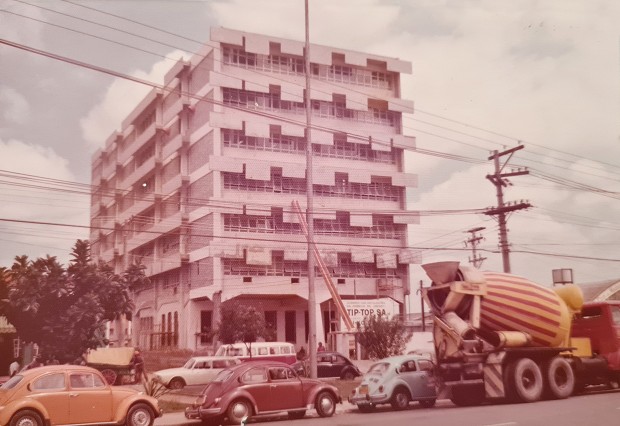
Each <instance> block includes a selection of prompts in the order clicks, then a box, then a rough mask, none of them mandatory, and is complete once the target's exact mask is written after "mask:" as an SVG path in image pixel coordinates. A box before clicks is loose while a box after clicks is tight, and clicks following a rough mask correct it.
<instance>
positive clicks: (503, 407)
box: [156, 391, 620, 426]
mask: <svg viewBox="0 0 620 426" xmlns="http://www.w3.org/2000/svg"><path fill="white" fill-rule="evenodd" d="M156 424H157V423H156ZM198 424H200V423H198ZM249 424H255V425H257V426H268V425H272V426H276V425H280V426H282V425H293V426H328V425H329V426H353V425H355V426H376V425H410V424H414V425H423V426H445V425H451V424H452V425H458V426H551V425H562V426H586V425H597V426H599V425H601V426H605V425H610V426H612V425H614V426H615V425H618V424H620V391H606V392H600V393H594V394H586V395H581V396H575V397H572V398H569V399H565V400H560V401H541V402H537V403H533V404H498V405H487V406H480V407H456V406H454V405H452V403H450V402H449V401H440V402H438V405H437V406H436V407H435V408H421V407H419V406H418V405H417V404H412V405H411V407H410V409H408V410H405V411H401V412H394V411H391V410H389V408H388V407H387V406H386V407H385V408H379V409H378V410H377V411H376V412H375V413H370V414H362V413H360V412H358V411H357V410H355V409H347V410H345V412H341V413H339V414H337V415H335V416H334V417H331V418H327V419H322V418H318V417H317V416H316V413H315V412H314V411H312V412H308V416H307V417H306V418H304V419H301V420H288V419H287V418H286V416H282V417H280V418H278V419H276V420H274V419H269V420H257V421H252V422H250V423H249Z"/></svg>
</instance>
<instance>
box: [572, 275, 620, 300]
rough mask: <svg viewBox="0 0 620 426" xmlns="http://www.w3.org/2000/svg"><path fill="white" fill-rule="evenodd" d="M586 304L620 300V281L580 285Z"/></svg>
mask: <svg viewBox="0 0 620 426" xmlns="http://www.w3.org/2000/svg"><path fill="white" fill-rule="evenodd" d="M578 285H579V287H580V288H581V291H582V292H583V298H584V300H585V301H586V302H602V301H604V300H620V279H618V278H616V279H612V280H605V281H598V282H593V283H583V284H578Z"/></svg>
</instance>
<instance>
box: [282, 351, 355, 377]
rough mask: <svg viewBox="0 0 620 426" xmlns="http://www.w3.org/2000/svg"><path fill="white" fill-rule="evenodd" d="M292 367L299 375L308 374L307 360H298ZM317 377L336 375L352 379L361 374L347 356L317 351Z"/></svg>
mask: <svg viewBox="0 0 620 426" xmlns="http://www.w3.org/2000/svg"><path fill="white" fill-rule="evenodd" d="M293 368H294V369H295V371H296V372H297V374H299V375H300V376H308V372H309V366H308V360H307V359H306V360H304V361H298V362H296V363H295V364H293ZM316 370H317V374H316V375H317V377H319V378H322V379H323V378H328V377H338V378H340V379H343V380H353V379H354V378H356V377H359V376H361V375H362V372H361V371H360V370H359V368H357V366H356V365H355V364H353V363H352V362H351V360H350V359H349V358H347V357H346V356H344V355H342V354H341V353H339V352H318V353H317V355H316Z"/></svg>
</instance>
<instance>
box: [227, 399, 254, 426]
mask: <svg viewBox="0 0 620 426" xmlns="http://www.w3.org/2000/svg"><path fill="white" fill-rule="evenodd" d="M227 413H228V420H229V421H230V423H232V424H240V423H241V421H242V420H243V419H244V418H245V419H247V418H248V417H251V416H252V406H251V405H250V402H249V401H248V400H246V399H237V400H235V401H233V402H232V403H231V404H230V405H229V406H228V410H227Z"/></svg>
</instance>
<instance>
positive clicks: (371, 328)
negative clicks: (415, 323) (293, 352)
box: [358, 314, 412, 359]
mask: <svg viewBox="0 0 620 426" xmlns="http://www.w3.org/2000/svg"><path fill="white" fill-rule="evenodd" d="M411 334H412V332H411V331H410V330H408V329H407V328H405V326H404V325H403V323H402V321H401V320H400V318H398V317H396V316H395V317H393V318H392V319H388V318H387V316H385V315H374V314H372V315H369V316H367V317H365V318H364V321H363V322H362V323H361V324H360V326H359V327H358V341H359V343H360V345H362V346H363V347H364V349H366V352H367V354H368V357H369V358H371V359H382V358H386V357H388V356H392V355H399V354H401V353H402V352H403V351H404V350H405V346H406V344H407V342H408V341H409V339H410V338H411Z"/></svg>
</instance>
